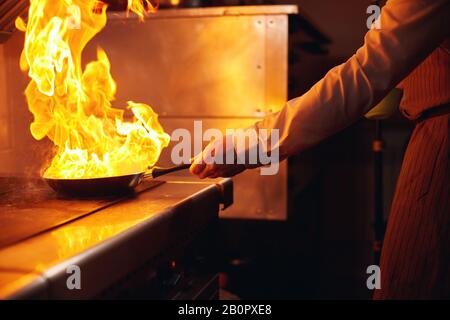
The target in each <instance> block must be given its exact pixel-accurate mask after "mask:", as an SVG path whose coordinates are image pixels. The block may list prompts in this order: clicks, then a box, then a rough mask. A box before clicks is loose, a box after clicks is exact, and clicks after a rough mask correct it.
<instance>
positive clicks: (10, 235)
mask: <svg viewBox="0 0 450 320" xmlns="http://www.w3.org/2000/svg"><path fill="white" fill-rule="evenodd" d="M162 183H164V182H163V181H155V180H152V181H145V182H144V183H142V184H141V185H140V186H139V187H138V188H137V189H136V191H135V192H134V193H130V194H126V195H120V196H113V197H104V198H91V199H75V198H70V197H64V196H61V195H58V194H57V193H55V192H54V191H53V190H52V189H51V188H50V187H49V186H48V185H47V184H46V183H45V181H43V180H41V179H27V178H17V177H0V249H1V248H2V247H6V246H9V245H11V244H14V243H17V242H19V241H22V240H25V239H27V238H30V237H33V236H35V235H37V234H40V233H43V232H46V231H49V230H50V229H53V228H56V227H59V226H61V225H63V224H66V223H68V222H70V221H73V220H75V219H79V218H81V217H84V216H86V215H89V214H92V213H94V212H97V211H99V210H101V209H104V208H106V207H109V206H111V205H113V204H116V203H118V202H120V201H122V200H124V199H129V198H133V197H134V196H136V194H138V193H141V192H144V191H147V190H149V189H151V188H154V187H156V186H158V185H160V184H162Z"/></svg>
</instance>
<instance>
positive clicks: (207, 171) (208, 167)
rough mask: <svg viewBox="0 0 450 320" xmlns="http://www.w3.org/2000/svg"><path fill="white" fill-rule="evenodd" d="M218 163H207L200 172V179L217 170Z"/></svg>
mask: <svg viewBox="0 0 450 320" xmlns="http://www.w3.org/2000/svg"><path fill="white" fill-rule="evenodd" d="M217 169H218V168H217V165H216V164H215V163H211V164H207V165H206V166H205V168H204V169H203V170H202V171H201V172H200V173H199V174H198V176H199V178H200V179H205V178H209V177H210V176H212V175H213V174H215V173H216V172H217Z"/></svg>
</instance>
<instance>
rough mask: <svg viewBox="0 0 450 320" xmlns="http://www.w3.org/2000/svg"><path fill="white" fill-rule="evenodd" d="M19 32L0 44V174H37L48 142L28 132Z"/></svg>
mask: <svg viewBox="0 0 450 320" xmlns="http://www.w3.org/2000/svg"><path fill="white" fill-rule="evenodd" d="M22 48H23V34H22V33H20V32H15V33H14V34H13V35H12V36H11V37H10V38H9V39H8V40H7V41H6V42H5V43H3V44H0V121H1V122H0V124H1V127H0V175H16V176H17V175H19V176H38V175H39V172H40V169H41V166H42V161H43V159H45V158H46V157H47V154H48V152H49V151H50V149H49V144H48V143H46V142H37V141H35V140H34V139H33V137H32V136H31V134H30V130H29V125H30V123H31V121H32V115H31V113H30V111H29V110H28V107H27V104H26V100H25V95H24V91H25V88H26V86H27V84H28V81H29V79H28V76H27V75H26V73H23V72H22V71H21V70H20V68H19V58H20V53H21V50H22Z"/></svg>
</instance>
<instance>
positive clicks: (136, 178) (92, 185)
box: [44, 164, 190, 197]
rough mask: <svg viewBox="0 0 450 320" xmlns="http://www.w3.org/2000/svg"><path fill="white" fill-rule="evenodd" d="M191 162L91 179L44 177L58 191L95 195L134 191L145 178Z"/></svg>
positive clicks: (69, 193) (170, 170) (182, 166)
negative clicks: (148, 170)
mask: <svg viewBox="0 0 450 320" xmlns="http://www.w3.org/2000/svg"><path fill="white" fill-rule="evenodd" d="M189 167H190V164H182V165H178V166H175V167H170V168H159V167H153V168H152V169H151V170H150V172H140V173H135V174H129V175H125V176H117V177H106V178H90V179H51V178H44V180H45V181H46V182H47V183H48V185H49V186H50V187H52V189H53V190H55V191H56V192H58V193H62V194H67V195H71V196H80V197H95V196H109V195H117V194H123V193H127V192H130V191H132V190H133V189H134V188H135V187H136V186H137V185H138V184H140V183H141V182H142V181H143V180H144V179H154V178H157V177H160V176H163V175H165V174H168V173H171V172H175V171H179V170H184V169H188V168H189Z"/></svg>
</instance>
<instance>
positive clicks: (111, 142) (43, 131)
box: [16, 0, 170, 179]
mask: <svg viewBox="0 0 450 320" xmlns="http://www.w3.org/2000/svg"><path fill="white" fill-rule="evenodd" d="M144 4H146V5H144ZM106 7H107V5H106V4H105V3H102V2H100V1H97V0H58V1H54V0H31V1H30V9H29V14H28V21H27V23H25V22H24V20H22V19H21V18H18V19H17V20H16V26H17V28H18V29H20V30H22V31H24V32H25V45H24V50H23V52H22V56H21V60H20V67H21V69H22V70H24V71H28V75H29V76H30V78H31V81H30V83H29V85H28V87H27V88H26V90H25V95H26V98H27V102H28V106H29V109H30V111H31V112H32V113H33V115H34V121H33V123H32V124H31V126H30V130H31V134H32V135H33V137H34V138H35V139H37V140H41V139H43V138H45V137H48V138H49V139H51V140H52V141H53V143H54V144H55V146H56V155H55V156H54V158H53V160H52V161H51V164H50V166H49V167H48V168H47V169H46V170H45V172H44V174H43V175H44V176H45V177H51V178H59V179H75V178H78V179H79V178H94V177H107V176H118V175H125V174H130V173H136V172H142V171H145V169H146V168H147V167H149V166H153V165H154V164H155V163H156V161H157V160H158V157H159V155H160V153H161V150H162V149H163V148H164V147H166V146H167V145H168V143H169V140H170V137H169V136H168V135H167V134H166V133H164V130H163V128H162V127H161V125H160V124H159V122H158V116H157V114H156V113H155V112H154V111H153V110H152V108H151V107H150V106H148V105H145V104H140V103H134V102H128V108H127V109H128V110H130V111H131V112H132V114H133V115H134V117H133V121H132V122H126V121H124V120H123V116H124V112H125V111H124V110H123V109H117V108H113V107H112V105H111V101H113V100H114V96H115V93H116V83H115V82H114V79H113V78H112V76H111V74H110V67H111V66H110V63H109V60H108V57H107V55H106V53H105V52H104V51H103V50H101V49H99V50H98V52H97V60H96V61H93V62H90V63H89V64H88V65H87V66H86V67H85V69H84V70H83V69H82V64H81V54H82V51H83V49H84V48H85V46H86V44H87V43H88V42H89V41H90V40H91V39H92V38H93V37H94V36H95V35H96V34H97V33H98V32H99V31H100V30H102V28H103V27H104V26H105V24H106V20H107V19H106ZM128 8H129V10H131V11H133V12H135V13H136V14H138V15H139V16H140V17H141V18H143V16H144V14H145V11H146V10H154V8H153V7H152V6H151V4H150V2H148V1H147V0H145V1H144V2H142V1H141V0H128Z"/></svg>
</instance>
